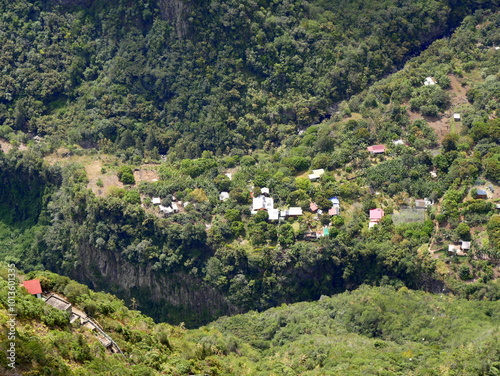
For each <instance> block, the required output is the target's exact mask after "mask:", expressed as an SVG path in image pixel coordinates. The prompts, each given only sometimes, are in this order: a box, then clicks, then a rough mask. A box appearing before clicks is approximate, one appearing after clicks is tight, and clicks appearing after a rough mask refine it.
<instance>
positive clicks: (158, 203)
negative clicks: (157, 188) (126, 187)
mask: <svg viewBox="0 0 500 376" xmlns="http://www.w3.org/2000/svg"><path fill="white" fill-rule="evenodd" d="M151 203H152V204H153V205H160V204H161V199H160V198H159V197H153V198H152V199H151Z"/></svg>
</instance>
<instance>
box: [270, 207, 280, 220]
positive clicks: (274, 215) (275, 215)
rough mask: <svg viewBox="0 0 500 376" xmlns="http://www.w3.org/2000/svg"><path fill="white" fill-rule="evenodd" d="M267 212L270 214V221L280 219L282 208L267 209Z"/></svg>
mask: <svg viewBox="0 0 500 376" xmlns="http://www.w3.org/2000/svg"><path fill="white" fill-rule="evenodd" d="M267 214H268V215H269V220H270V221H277V220H279V219H280V210H279V209H270V210H268V211H267Z"/></svg>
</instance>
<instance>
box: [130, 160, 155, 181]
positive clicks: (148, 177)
mask: <svg viewBox="0 0 500 376" xmlns="http://www.w3.org/2000/svg"><path fill="white" fill-rule="evenodd" d="M134 179H135V181H136V183H140V182H141V181H147V182H153V181H157V180H158V179H159V176H158V171H156V165H151V164H150V165H142V166H141V168H140V169H138V170H135V171H134Z"/></svg>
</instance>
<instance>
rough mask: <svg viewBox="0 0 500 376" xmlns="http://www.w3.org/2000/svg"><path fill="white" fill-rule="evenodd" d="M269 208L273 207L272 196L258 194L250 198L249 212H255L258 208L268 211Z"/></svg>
mask: <svg viewBox="0 0 500 376" xmlns="http://www.w3.org/2000/svg"><path fill="white" fill-rule="evenodd" d="M271 209H274V200H273V198H272V197H266V196H264V195H260V196H257V197H254V198H253V199H252V211H251V214H256V213H257V212H258V211H259V210H267V211H269V210H271Z"/></svg>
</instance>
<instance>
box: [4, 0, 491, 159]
mask: <svg viewBox="0 0 500 376" xmlns="http://www.w3.org/2000/svg"><path fill="white" fill-rule="evenodd" d="M497 5H498V4H497V3H496V1H473V0H468V1H461V2H460V4H455V3H450V2H449V1H445V0H432V1H414V0H413V1H410V0H405V1H394V0H384V1H371V2H366V1H362V0H355V1H349V2H344V1H337V0H336V1H322V0H310V1H306V2H304V1H298V0H287V1H283V2H276V1H265V0H259V1H254V0H245V1H241V0H238V1H236V0H234V1H210V2H205V1H194V0H193V1H179V4H178V5H177V6H174V5H172V4H170V2H168V1H148V2H145V1H135V2H133V3H130V2H126V1H123V0H114V1H61V2H56V1H49V2H44V3H43V4H41V3H38V2H34V1H28V0H23V1H17V2H16V4H14V5H12V4H11V3H10V2H8V1H5V0H4V1H2V2H1V3H0V7H1V8H0V11H1V13H2V19H1V20H0V31H1V35H0V45H1V47H2V51H4V53H3V54H2V58H1V59H2V66H3V67H4V72H3V73H2V75H1V77H0V85H1V86H2V87H3V88H4V91H3V93H2V97H1V106H0V113H1V114H0V116H1V118H0V120H1V122H2V126H1V128H0V136H7V137H9V139H12V140H15V141H23V140H26V139H28V138H29V137H30V136H32V135H34V134H37V135H39V136H46V138H47V139H48V140H49V141H48V142H49V143H50V144H51V145H58V144H59V143H60V142H61V140H64V141H65V142H69V143H70V144H80V145H81V146H84V147H95V148H98V149H100V150H103V151H113V152H116V153H118V154H123V156H124V157H125V158H128V159H131V160H137V159H138V158H140V157H141V156H151V155H152V156H155V155H157V154H158V152H160V153H161V154H165V153H167V152H168V153H171V154H172V155H176V156H178V157H189V158H191V157H199V156H200V155H201V153H202V151H203V150H211V151H213V152H215V153H216V154H217V155H220V154H223V153H224V154H225V153H229V152H231V151H232V150H234V149H241V150H244V151H245V152H247V151H249V150H252V149H255V148H269V147H270V146H272V145H279V144H280V143H281V142H282V141H283V140H284V139H285V138H287V136H288V135H289V134H290V132H296V131H297V130H299V129H303V128H305V127H307V126H309V125H311V124H312V123H315V122H318V121H319V120H320V119H323V118H325V117H328V116H330V114H331V113H332V112H333V111H336V109H335V107H336V104H337V103H338V102H339V101H340V100H343V99H347V98H349V97H350V96H351V95H353V94H355V93H358V92H360V91H361V90H363V89H365V88H367V86H368V85H369V84H371V83H373V82H375V81H376V80H377V79H379V78H380V77H382V76H383V75H385V74H387V73H389V72H393V71H394V69H395V68H396V67H401V66H402V64H403V63H404V62H405V61H406V60H407V59H408V58H409V57H410V56H413V55H415V54H417V53H418V52H420V51H421V50H422V49H423V48H425V47H426V46H427V45H428V44H429V43H430V42H432V41H433V40H435V39H437V38H439V37H442V36H443V35H446V34H448V33H449V32H450V31H451V30H452V29H453V28H454V27H456V26H458V25H459V23H460V21H461V20H462V19H463V18H464V17H465V16H466V15H470V14H472V13H473V12H474V11H475V10H477V9H481V8H483V9H489V8H492V7H495V6H497ZM429 90H431V91H432V92H433V93H432V97H433V98H432V99H430V98H424V97H425V96H426V94H428V93H427V91H429ZM420 94H421V95H419V97H418V98H415V99H414V100H413V101H412V106H413V107H418V108H420V107H422V108H423V109H424V111H431V112H432V111H434V112H435V110H437V108H438V107H442V106H444V105H445V102H444V101H443V98H442V97H443V95H442V91H440V90H439V89H438V88H433V89H431V88H429V89H428V90H427V89H425V90H422V92H421V93H420ZM477 100H478V101H486V100H487V98H479V97H478V98H477ZM436 106H437V107H436Z"/></svg>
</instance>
